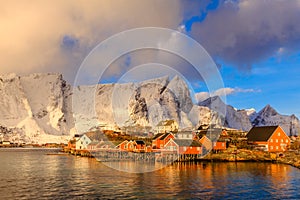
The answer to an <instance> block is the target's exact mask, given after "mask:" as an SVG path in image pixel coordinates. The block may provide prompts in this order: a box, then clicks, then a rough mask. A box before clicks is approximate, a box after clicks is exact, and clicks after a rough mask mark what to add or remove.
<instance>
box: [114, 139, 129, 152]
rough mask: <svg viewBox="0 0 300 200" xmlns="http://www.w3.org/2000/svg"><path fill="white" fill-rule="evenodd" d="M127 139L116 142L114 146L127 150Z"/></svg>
mask: <svg viewBox="0 0 300 200" xmlns="http://www.w3.org/2000/svg"><path fill="white" fill-rule="evenodd" d="M127 143H128V141H127V140H124V141H123V142H121V143H120V144H118V145H117V146H116V147H117V148H118V149H120V150H123V151H126V150H127V147H128V145H127Z"/></svg>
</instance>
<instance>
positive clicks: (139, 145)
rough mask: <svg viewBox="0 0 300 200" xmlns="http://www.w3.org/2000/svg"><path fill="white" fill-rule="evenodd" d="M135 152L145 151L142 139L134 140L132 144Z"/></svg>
mask: <svg viewBox="0 0 300 200" xmlns="http://www.w3.org/2000/svg"><path fill="white" fill-rule="evenodd" d="M134 151H135V152H145V151H146V143H145V142H144V141H143V140H136V141H135V146H134Z"/></svg>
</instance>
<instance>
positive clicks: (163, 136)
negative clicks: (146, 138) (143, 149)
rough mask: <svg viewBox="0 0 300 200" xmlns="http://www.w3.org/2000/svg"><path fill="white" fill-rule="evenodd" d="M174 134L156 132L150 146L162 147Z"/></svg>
mask: <svg viewBox="0 0 300 200" xmlns="http://www.w3.org/2000/svg"><path fill="white" fill-rule="evenodd" d="M174 138H175V136H174V135H173V134H172V133H158V134H156V135H155V136H154V138H153V139H152V148H154V149H163V148H164V146H165V144H166V143H167V142H168V141H169V140H170V139H174Z"/></svg>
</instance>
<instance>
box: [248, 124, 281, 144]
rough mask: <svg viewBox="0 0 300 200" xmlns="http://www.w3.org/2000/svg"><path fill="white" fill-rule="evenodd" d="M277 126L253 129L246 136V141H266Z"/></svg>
mask: <svg viewBox="0 0 300 200" xmlns="http://www.w3.org/2000/svg"><path fill="white" fill-rule="evenodd" d="M278 127H279V126H260V127H253V128H252V129H251V130H250V131H249V133H248V134H247V135H246V137H247V138H248V141H268V140H269V138H270V137H271V136H272V134H273V133H274V131H275V130H276V129H277V128H278Z"/></svg>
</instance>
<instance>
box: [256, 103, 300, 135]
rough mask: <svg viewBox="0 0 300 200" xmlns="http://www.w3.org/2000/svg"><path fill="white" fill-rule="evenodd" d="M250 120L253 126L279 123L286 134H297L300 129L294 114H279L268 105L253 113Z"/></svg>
mask: <svg viewBox="0 0 300 200" xmlns="http://www.w3.org/2000/svg"><path fill="white" fill-rule="evenodd" d="M254 116H255V117H253V120H252V125H253V126H274V125H280V126H281V127H282V128H283V130H284V131H285V133H286V134H287V135H298V134H299V133H298V131H299V130H300V123H299V119H298V118H297V117H296V116H295V115H290V116H288V115H281V114H279V113H278V112H277V111H276V110H275V109H274V108H272V107H271V106H270V105H267V106H266V107H264V108H263V109H262V110H261V111H259V112H258V113H255V115H254Z"/></svg>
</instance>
